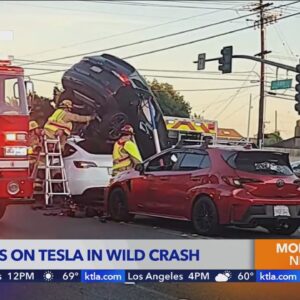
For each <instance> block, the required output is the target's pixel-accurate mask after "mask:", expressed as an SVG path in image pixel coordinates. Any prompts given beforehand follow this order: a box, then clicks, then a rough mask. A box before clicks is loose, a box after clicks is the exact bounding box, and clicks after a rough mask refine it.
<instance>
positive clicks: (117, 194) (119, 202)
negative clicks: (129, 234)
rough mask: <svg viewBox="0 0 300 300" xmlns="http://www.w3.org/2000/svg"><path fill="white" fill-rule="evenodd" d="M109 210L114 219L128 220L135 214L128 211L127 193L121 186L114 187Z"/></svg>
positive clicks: (110, 196)
mask: <svg viewBox="0 0 300 300" xmlns="http://www.w3.org/2000/svg"><path fill="white" fill-rule="evenodd" d="M109 212H110V215H111V217H112V219H113V220H115V221H124V222H128V221H131V220H132V219H133V217H134V216H133V215H132V214H130V213H129V212H128V205H127V198H126V194H125V193H124V191H123V190H122V189H121V188H116V189H114V190H113V191H112V192H111V193H110V195H109Z"/></svg>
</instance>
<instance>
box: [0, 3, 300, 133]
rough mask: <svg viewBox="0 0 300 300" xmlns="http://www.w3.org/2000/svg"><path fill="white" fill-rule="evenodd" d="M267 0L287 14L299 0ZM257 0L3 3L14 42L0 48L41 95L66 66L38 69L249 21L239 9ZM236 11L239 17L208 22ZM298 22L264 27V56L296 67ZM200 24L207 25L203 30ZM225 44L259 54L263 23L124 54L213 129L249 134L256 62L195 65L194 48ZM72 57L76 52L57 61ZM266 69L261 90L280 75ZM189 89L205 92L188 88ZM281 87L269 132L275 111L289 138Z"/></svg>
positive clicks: (216, 51) (1, 16)
mask: <svg viewBox="0 0 300 300" xmlns="http://www.w3.org/2000/svg"><path fill="white" fill-rule="evenodd" d="M264 2H265V3H267V2H268V1H266V0H265V1H264ZM270 2H272V3H273V7H276V6H280V5H283V4H289V5H288V6H286V7H283V8H281V9H273V10H272V13H273V14H276V15H277V16H279V18H280V15H281V17H285V16H288V15H290V14H294V13H297V12H298V13H299V12H300V1H299V3H293V4H292V2H295V1H274V0H273V1H270ZM257 3H258V0H255V1H248V0H245V1H238V0H236V1H234V0H231V1H229V0H224V1H216V0H215V1H214V0H210V1H209V0H207V1H134V0H131V1H130V0H128V1H1V2H0V31H12V32H13V40H11V41H0V52H1V53H2V56H5V55H13V56H14V58H15V63H16V64H24V68H25V73H26V75H30V77H31V79H32V80H33V81H34V84H35V89H36V91H37V93H38V94H39V95H42V96H46V97H50V96H52V90H53V86H54V83H53V82H58V83H60V82H61V77H62V74H63V72H55V73H51V74H43V73H47V72H49V71H51V70H55V71H60V70H65V69H67V68H68V67H70V66H71V65H72V64H74V63H76V62H78V61H80V59H81V58H82V57H83V56H84V55H86V53H89V52H94V54H93V55H96V54H102V53H110V54H113V55H116V56H118V57H120V58H125V57H128V56H132V55H136V54H139V53H144V52H147V51H151V50H155V49H160V48H164V47H168V46H172V45H178V44H181V43H185V42H189V41H193V40H199V39H204V38H207V37H211V36H214V35H218V34H220V33H225V32H228V31H233V30H236V29H240V28H243V27H247V26H251V25H253V22H254V20H255V19H256V18H257V16H256V15H252V16H248V17H242V16H244V15H247V14H250V13H253V12H249V9H251V8H253V7H255V5H257ZM238 17H241V18H240V19H237V20H233V21H230V22H226V23H223V24H220V25H211V24H213V23H217V22H220V21H223V20H227V19H232V18H238ZM207 25H210V26H207ZM299 25H300V15H297V16H293V17H290V18H286V19H282V20H279V21H278V22H276V23H274V24H270V25H268V26H267V28H266V49H267V50H269V51H272V53H271V54H269V55H268V56H267V58H268V59H270V60H274V61H276V62H280V63H284V64H288V65H291V66H296V65H297V63H298V62H299V59H300V39H299V38H298V37H299ZM205 26H206V28H203V27H205ZM197 27H202V28H198V29H197V30H193V31H188V32H185V33H182V34H178V35H174V36H171V37H168V38H161V39H157V40H155V41H150V42H145V43H139V44H137V45H134V46H130V47H121V48H119V49H114V50H107V49H110V48H113V47H116V46H120V45H124V44H128V43H134V42H138V41H142V40H147V39H151V38H155V37H160V36H164V35H168V34H172V33H178V32H181V31H185V30H189V29H192V28H197ZM230 45H232V46H233V52H234V54H247V55H254V54H257V53H259V52H260V34H259V30H257V29H256V30H255V29H254V28H250V29H247V30H243V31H238V32H235V33H232V34H228V35H224V36H220V37H215V38H210V39H207V40H204V41H199V42H196V43H192V44H189V45H186V46H182V47H176V48H174V49H170V50H166V51H161V52H157V53H153V54H149V55H143V56H139V57H133V58H129V59H128V60H127V61H128V62H129V63H130V64H132V65H133V66H134V67H135V68H136V69H138V70H139V71H140V73H141V74H142V75H144V76H145V77H146V78H148V79H153V78H154V77H156V78H157V79H158V80H159V81H161V82H168V83H170V84H172V85H173V86H174V88H175V89H176V90H179V91H180V93H181V94H182V95H184V97H185V100H187V101H189V102H190V104H191V106H192V108H193V112H196V113H197V114H200V115H202V116H203V117H204V118H205V119H211V120H217V121H218V124H219V127H227V128H235V129H236V130H237V131H239V132H240V133H241V134H242V135H244V136H246V134H247V125H248V114H249V99H250V97H252V109H251V118H250V135H251V136H254V135H255V134H256V133H257V126H258V124H257V123H258V104H259V97H258V96H259V85H258V80H259V71H260V65H259V63H255V62H253V61H248V60H241V59H234V61H233V72H232V74H222V73H221V72H219V71H218V64H217V62H207V63H206V69H205V70H204V71H197V67H196V64H194V63H193V61H195V60H196V59H197V56H198V54H199V53H206V57H207V58H215V57H219V56H220V51H221V49H222V48H223V47H224V46H230ZM73 55H77V56H76V57H73V58H64V59H60V60H57V59H58V58H62V57H66V56H73ZM49 59H51V60H53V61H51V62H44V63H35V64H30V65H28V62H26V61H23V60H33V61H39V62H41V61H44V60H49ZM26 63H27V64H26ZM41 69H46V70H41ZM144 69H150V70H144ZM159 70H160V71H159ZM161 70H164V71H166V70H169V71H170V70H171V71H172V72H162V71H161ZM174 70H175V71H176V72H174ZM181 71H185V72H181ZM266 72H267V78H266V86H267V87H266V90H267V91H269V90H270V87H269V86H270V82H271V81H272V80H275V79H276V68H273V67H269V66H268V67H267V68H266ZM35 74H37V75H35ZM277 76H278V77H277V78H278V79H286V78H291V79H293V84H294V83H295V73H292V72H288V73H287V72H286V71H284V70H279V71H278V74H277ZM166 77H168V78H166ZM172 77H180V78H172ZM192 78H196V79H192ZM40 80H48V81H53V82H43V81H40ZM249 86H250V87H249ZM225 88H226V89H225ZM227 88H236V89H227ZM191 89H211V90H209V91H186V90H191ZM223 89H224V90H223ZM182 90H183V91H182ZM277 92H278V93H280V94H285V95H290V96H291V97H289V98H290V100H287V99H280V98H274V97H266V117H265V121H266V126H265V132H266V133H268V132H272V131H274V130H275V111H277V116H278V122H277V123H278V130H280V132H281V134H282V136H283V137H284V138H289V137H291V136H293V134H294V128H295V124H296V120H297V119H299V117H298V115H297V113H296V111H295V110H294V104H295V101H294V100H293V98H292V97H293V96H294V95H295V90H294V87H292V88H291V89H288V90H279V91H277Z"/></svg>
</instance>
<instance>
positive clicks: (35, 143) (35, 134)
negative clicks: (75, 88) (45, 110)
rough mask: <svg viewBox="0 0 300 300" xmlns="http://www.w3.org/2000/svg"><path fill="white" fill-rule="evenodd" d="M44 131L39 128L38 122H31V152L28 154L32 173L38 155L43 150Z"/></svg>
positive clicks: (29, 137) (29, 136)
mask: <svg viewBox="0 0 300 300" xmlns="http://www.w3.org/2000/svg"><path fill="white" fill-rule="evenodd" d="M42 136H43V130H42V129H41V128H40V127H39V125H38V123H37V122H36V121H30V122H29V135H28V139H29V146H30V148H29V151H28V154H29V156H30V160H29V162H30V170H31V172H32V171H33V169H34V166H35V164H36V162H37V159H38V155H39V153H40V152H41V150H42V143H43V139H42Z"/></svg>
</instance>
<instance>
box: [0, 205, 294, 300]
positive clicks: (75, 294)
mask: <svg viewBox="0 0 300 300" xmlns="http://www.w3.org/2000/svg"><path fill="white" fill-rule="evenodd" d="M45 212H46V213H47V212H49V211H44V210H32V209H31V207H30V206H11V207H9V208H8V210H7V213H6V215H5V216H4V218H3V219H2V220H1V221H0V239H209V237H204V236H199V235H196V234H195V232H194V230H193V228H192V226H191V225H190V224H189V223H187V222H179V221H171V220H166V219H159V218H146V217H138V218H136V219H135V221H134V222H133V223H117V222H113V221H108V222H106V223H102V222H101V221H100V220H99V218H97V217H95V218H71V217H66V216H45V215H44V213H45ZM299 236H300V233H299V231H298V232H297V233H296V234H295V235H294V236H293V238H299ZM270 237H272V238H276V236H271V235H269V234H268V233H267V231H265V230H264V229H261V228H259V229H256V230H248V229H247V230H245V229H237V228H228V229H226V230H225V231H224V233H223V234H222V236H219V237H214V238H217V239H223V238H225V239H254V238H270ZM277 237H278V236H277ZM265 286H268V285H261V284H248V283H246V284H230V283H229V284H228V283H223V284H216V283H215V284H214V283H211V284H207V283H199V284H195V283H194V284H183V283H181V284H177V283H172V284H170V283H169V284H167V283H164V284H153V283H147V284H134V285H126V284H94V283H93V284H87V283H86V284H83V283H12V284H1V296H0V297H1V299H8V300H14V299H16V300H17V299H18V300H19V299H22V300H29V299H30V300H50V299H51V300H52V299H57V300H60V299H63V300H68V299H70V300H71V299H72V300H77V299H78V300H102V299H104V300H119V299H120V300H127V299H133V300H139V299H143V300H152V299H155V300H156V299H162V300H164V299H167V300H168V299H170V300H180V299H181V300H183V299H186V300H194V299H196V300H198V299H205V300H207V299H210V300H214V299H216V300H217V299H222V300H223V299H225V300H226V299H251V300H252V299H253V298H256V299H261V298H259V297H258V293H257V291H259V290H261V294H262V295H264V299H272V300H273V299H282V297H281V296H280V293H281V292H282V289H281V288H280V287H279V286H280V285H274V284H273V285H272V288H275V289H278V292H277V293H276V294H275V295H274V293H272V295H270V297H267V295H266V291H264V287H265ZM281 286H282V285H281ZM279 296H280V297H279Z"/></svg>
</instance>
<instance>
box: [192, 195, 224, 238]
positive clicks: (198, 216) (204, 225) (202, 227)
mask: <svg viewBox="0 0 300 300" xmlns="http://www.w3.org/2000/svg"><path fill="white" fill-rule="evenodd" d="M192 223H193V226H194V228H195V230H196V231H197V233H198V234H200V235H211V236H212V235H217V234H219V233H221V229H222V227H221V226H220V224H219V216H218V211H217V208H216V206H215V204H214V202H213V201H212V199H211V198H209V197H207V196H201V197H200V198H198V199H197V200H196V202H195V204H194V206H193V211H192Z"/></svg>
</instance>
